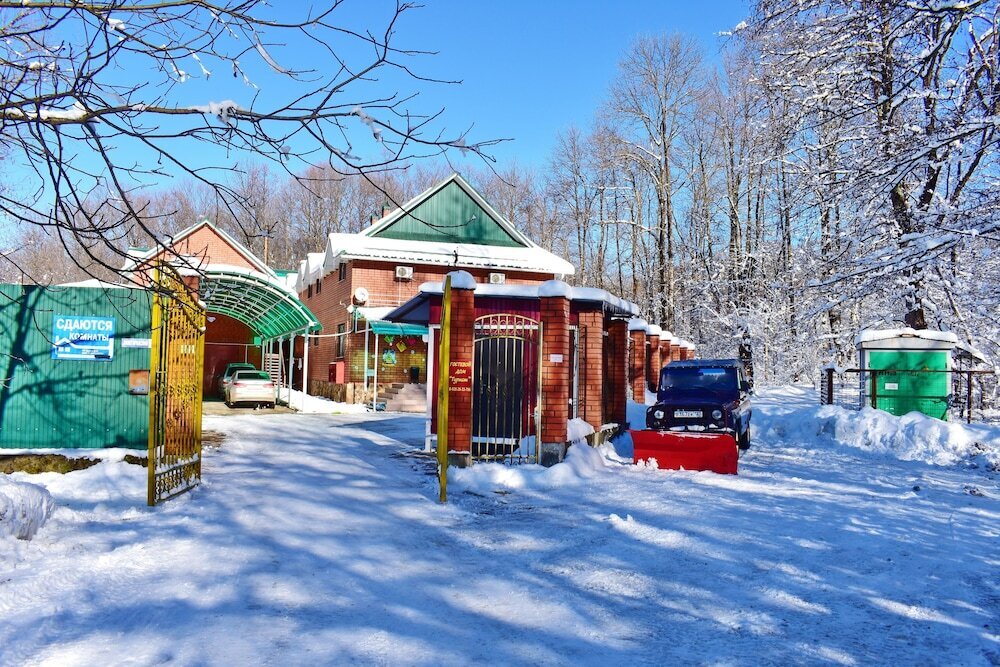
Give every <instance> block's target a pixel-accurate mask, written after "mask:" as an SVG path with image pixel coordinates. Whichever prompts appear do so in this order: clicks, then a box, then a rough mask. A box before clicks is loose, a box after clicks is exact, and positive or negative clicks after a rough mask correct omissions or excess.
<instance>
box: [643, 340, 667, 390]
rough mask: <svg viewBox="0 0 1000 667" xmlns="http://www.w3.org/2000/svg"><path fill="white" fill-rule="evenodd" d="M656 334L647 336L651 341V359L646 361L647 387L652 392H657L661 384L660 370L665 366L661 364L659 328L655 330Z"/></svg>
mask: <svg viewBox="0 0 1000 667" xmlns="http://www.w3.org/2000/svg"><path fill="white" fill-rule="evenodd" d="M654 331H656V333H650V334H646V338H648V339H649V359H647V360H646V362H647V363H646V386H647V387H648V388H649V390H650V391H656V387H657V385H659V384H660V369H661V368H663V364H662V363H661V362H660V334H659V327H657V328H656V329H654Z"/></svg>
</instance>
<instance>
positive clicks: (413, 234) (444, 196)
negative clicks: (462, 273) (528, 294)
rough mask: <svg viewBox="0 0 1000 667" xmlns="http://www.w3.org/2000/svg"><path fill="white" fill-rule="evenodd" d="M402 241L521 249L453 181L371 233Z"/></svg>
mask: <svg viewBox="0 0 1000 667" xmlns="http://www.w3.org/2000/svg"><path fill="white" fill-rule="evenodd" d="M371 235H372V236H373V237H382V238H387V239H400V240H404V241H436V242H447V243H472V244H477V245H492V246H504V247H508V248H518V247H524V245H525V244H524V243H522V242H520V241H519V240H518V239H516V238H514V237H513V236H511V234H510V233H509V232H508V231H507V230H506V229H504V228H503V227H502V226H501V224H500V223H499V222H498V221H497V220H496V219H494V217H493V215H492V214H491V213H489V212H488V211H487V210H486V209H484V208H483V207H482V206H480V205H479V204H478V203H477V202H476V201H475V200H474V199H473V198H472V197H471V196H470V195H469V193H468V192H466V191H465V190H464V189H463V188H462V187H461V186H460V185H459V184H458V183H457V182H455V181H454V180H450V181H446V182H445V184H444V187H442V188H441V189H439V190H437V191H435V192H431V193H429V194H427V195H426V196H425V198H424V199H423V200H422V201H420V202H419V203H417V204H416V205H415V206H413V208H412V209H410V210H409V211H408V212H407V213H406V214H404V215H403V216H402V217H400V218H399V219H398V220H396V221H394V222H392V223H390V224H388V225H387V226H386V227H384V228H383V229H379V230H377V231H375V232H373V233H372V234H371Z"/></svg>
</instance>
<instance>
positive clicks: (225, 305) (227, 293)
mask: <svg viewBox="0 0 1000 667" xmlns="http://www.w3.org/2000/svg"><path fill="white" fill-rule="evenodd" d="M198 291H199V296H200V297H201V300H202V301H204V302H205V309H206V310H207V311H209V312H214V313H221V314H223V315H228V316H229V317H232V318H234V319H237V320H239V321H240V322H243V323H244V324H246V325H247V326H248V327H250V329H252V330H253V332H254V334H256V335H257V336H260V337H261V339H263V340H268V339H272V338H279V337H281V336H286V335H288V334H291V333H296V332H302V331H316V330H318V329H320V328H321V327H320V324H319V322H317V321H316V317H315V315H313V314H312V312H311V311H310V310H309V309H308V308H306V306H305V304H303V303H302V302H301V301H300V300H299V298H298V296H297V295H296V294H295V293H294V292H293V291H292V290H291V289H289V288H288V287H287V286H286V285H284V284H282V283H280V282H278V281H277V280H275V279H274V278H272V277H270V276H267V275H265V274H263V273H259V272H257V271H251V270H249V269H240V268H237V267H227V268H225V269H213V268H212V267H211V266H209V267H208V268H207V269H206V270H205V271H204V273H203V274H202V277H201V281H200V287H199V290H198Z"/></svg>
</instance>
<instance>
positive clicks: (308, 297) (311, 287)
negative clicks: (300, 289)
mask: <svg viewBox="0 0 1000 667" xmlns="http://www.w3.org/2000/svg"><path fill="white" fill-rule="evenodd" d="M312 295H313V286H312V283H309V289H307V290H306V298H307V299H311V298H312Z"/></svg>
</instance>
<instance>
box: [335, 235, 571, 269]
mask: <svg viewBox="0 0 1000 667" xmlns="http://www.w3.org/2000/svg"><path fill="white" fill-rule="evenodd" d="M326 254H327V256H326V261H325V266H326V268H327V269H330V268H332V267H333V266H336V265H337V264H339V263H340V261H341V259H371V260H375V261H384V262H409V263H413V264H440V265H445V266H454V267H459V268H460V267H477V268H495V269H508V270H518V271H530V272H534V273H549V274H561V275H566V276H571V275H573V274H574V273H576V269H575V268H573V265H572V264H570V263H569V262H567V261H566V260H564V259H563V258H561V257H558V256H557V255H554V254H552V253H551V252H549V251H548V250H545V249H544V248H539V247H537V246H534V247H530V248H521V247H506V246H487V245H475V244H468V243H447V242H443V241H442V242H435V241H408V240H403V239H388V238H382V237H370V236H363V235H361V234H340V233H333V234H330V238H329V242H328V243H327V253H326Z"/></svg>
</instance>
